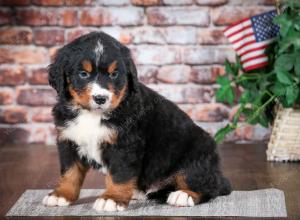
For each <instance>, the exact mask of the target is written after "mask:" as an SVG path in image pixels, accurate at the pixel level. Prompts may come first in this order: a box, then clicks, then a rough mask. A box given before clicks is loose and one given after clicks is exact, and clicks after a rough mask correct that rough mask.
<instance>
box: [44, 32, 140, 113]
mask: <svg viewBox="0 0 300 220" xmlns="http://www.w3.org/2000/svg"><path fill="white" fill-rule="evenodd" d="M49 83H50V85H51V86H52V87H53V88H54V89H55V90H56V91H57V93H58V96H59V98H60V99H62V100H69V101H71V102H73V104H75V105H77V106H79V107H81V108H85V109H88V110H96V109H97V110H100V111H103V112H105V111H111V110H113V109H115V108H117V107H118V106H119V104H120V103H121V102H122V101H123V100H124V99H125V98H126V97H127V96H128V95H130V94H131V93H134V92H136V84H137V72H136V68H135V66H134V63H133V61H132V59H131V56H130V51H129V49H128V48H127V47H125V46H124V45H122V44H120V43H119V42H118V41H117V40H115V39H114V38H112V37H111V36H109V35H107V34H105V33H103V32H93V33H90V34H87V35H84V36H82V37H80V38H78V39H76V40H74V41H73V42H71V43H69V44H67V45H66V46H64V47H63V48H61V49H60V50H59V51H58V53H57V55H56V57H55V60H54V62H53V63H52V64H51V65H50V66H49Z"/></svg>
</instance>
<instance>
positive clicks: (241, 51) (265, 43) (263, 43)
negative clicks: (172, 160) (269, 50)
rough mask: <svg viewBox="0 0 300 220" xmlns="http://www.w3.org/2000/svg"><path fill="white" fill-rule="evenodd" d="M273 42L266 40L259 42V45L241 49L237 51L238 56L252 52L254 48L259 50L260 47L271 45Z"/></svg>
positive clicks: (249, 45) (254, 44) (246, 46)
mask: <svg viewBox="0 0 300 220" xmlns="http://www.w3.org/2000/svg"><path fill="white" fill-rule="evenodd" d="M271 41H273V40H266V41H263V42H259V43H253V44H248V45H245V47H244V48H240V49H239V50H237V53H238V55H240V54H242V53H244V52H246V51H248V50H251V49H253V48H258V47H262V46H265V45H268V44H270V42H271Z"/></svg>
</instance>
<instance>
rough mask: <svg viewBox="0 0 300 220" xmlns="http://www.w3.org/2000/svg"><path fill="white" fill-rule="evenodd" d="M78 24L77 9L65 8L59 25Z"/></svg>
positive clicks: (69, 25)
mask: <svg viewBox="0 0 300 220" xmlns="http://www.w3.org/2000/svg"><path fill="white" fill-rule="evenodd" d="M77 24H78V20H77V11H76V10H74V9H64V10H62V11H61V13H60V19H59V25H62V26H66V27H71V26H75V25H77Z"/></svg>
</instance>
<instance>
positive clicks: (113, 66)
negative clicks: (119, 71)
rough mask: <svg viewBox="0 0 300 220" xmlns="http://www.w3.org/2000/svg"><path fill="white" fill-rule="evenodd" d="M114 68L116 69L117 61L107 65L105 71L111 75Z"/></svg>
mask: <svg viewBox="0 0 300 220" xmlns="http://www.w3.org/2000/svg"><path fill="white" fill-rule="evenodd" d="M116 68H117V61H116V60H115V61H113V62H112V63H111V64H110V65H109V67H108V69H107V71H108V73H113V72H114V70H115V69H116Z"/></svg>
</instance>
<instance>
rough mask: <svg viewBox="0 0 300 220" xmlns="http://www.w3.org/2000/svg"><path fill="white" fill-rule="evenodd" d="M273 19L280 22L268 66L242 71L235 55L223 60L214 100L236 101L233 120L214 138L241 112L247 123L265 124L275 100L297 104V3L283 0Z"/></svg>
mask: <svg viewBox="0 0 300 220" xmlns="http://www.w3.org/2000/svg"><path fill="white" fill-rule="evenodd" d="M273 22H274V23H276V24H277V25H279V26H280V33H279V36H278V37H277V38H276V40H275V42H274V43H272V44H271V45H270V46H269V47H268V48H267V49H266V53H267V54H268V57H269V63H268V66H267V67H265V68H262V69H259V70H255V71H250V72H244V70H243V68H242V65H241V62H240V59H239V57H236V61H235V62H234V63H230V62H229V61H228V60H226V61H225V72H226V74H225V75H224V76H219V77H218V78H217V83H218V84H219V85H220V88H219V89H218V90H217V92H216V98H217V101H220V102H224V103H227V104H229V105H234V104H239V107H238V110H237V112H236V114H235V116H234V118H233V120H232V122H230V123H229V124H227V125H226V126H225V127H224V128H222V129H220V130H219V131H218V132H217V133H216V135H215V139H216V141H217V142H220V141H222V140H223V139H224V138H225V137H226V135H227V134H228V133H230V132H232V131H234V130H235V129H236V128H237V127H238V125H239V124H238V122H239V119H240V117H241V116H243V117H244V118H245V122H246V123H248V124H252V125H254V124H260V125H262V126H264V127H268V126H269V125H270V124H271V123H272V122H273V120H274V114H273V111H274V106H275V105H276V104H277V103H279V104H280V105H282V106H283V107H285V108H289V107H293V106H295V105H297V104H300V3H299V2H295V1H292V0H288V1H284V2H283V13H282V14H281V15H278V16H277V17H276V18H275V19H274V21H273ZM238 91H240V92H242V93H241V95H238V94H239V93H240V92H238Z"/></svg>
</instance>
